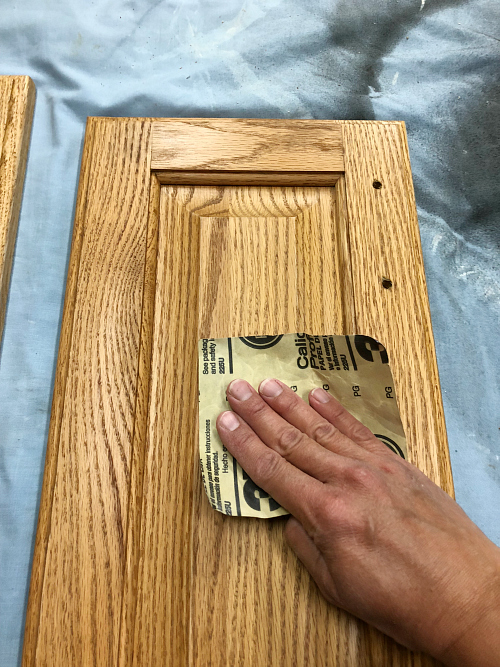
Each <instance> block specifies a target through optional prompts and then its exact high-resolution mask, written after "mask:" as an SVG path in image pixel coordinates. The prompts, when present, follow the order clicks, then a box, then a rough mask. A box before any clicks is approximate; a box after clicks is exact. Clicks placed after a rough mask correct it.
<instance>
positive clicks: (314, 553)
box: [285, 516, 338, 605]
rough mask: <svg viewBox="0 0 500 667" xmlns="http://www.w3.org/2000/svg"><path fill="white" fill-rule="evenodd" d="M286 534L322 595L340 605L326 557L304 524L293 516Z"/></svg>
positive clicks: (287, 525)
mask: <svg viewBox="0 0 500 667" xmlns="http://www.w3.org/2000/svg"><path fill="white" fill-rule="evenodd" d="M285 536H286V539H287V542H288V544H289V545H290V546H291V548H292V549H293V551H294V552H295V555H296V556H297V558H298V559H299V560H300V561H301V562H302V563H303V565H304V566H305V567H306V569H307V570H308V572H309V574H310V575H311V576H312V578H313V579H314V581H315V582H316V585H317V586H318V588H319V590H320V591H321V593H322V595H323V596H324V597H325V598H326V599H327V600H328V602H331V603H332V604H337V605H338V601H337V594H336V589H335V584H334V581H333V579H332V576H331V574H330V572H329V571H328V567H327V566H326V562H325V559H324V558H323V556H322V554H321V552H320V551H319V549H318V547H317V546H316V545H315V544H314V542H313V540H312V539H311V538H310V537H309V535H308V534H307V533H306V531H305V529H304V528H303V527H302V524H301V523H299V521H297V519H296V518H295V517H293V516H292V517H290V518H289V519H288V522H287V524H286V528H285Z"/></svg>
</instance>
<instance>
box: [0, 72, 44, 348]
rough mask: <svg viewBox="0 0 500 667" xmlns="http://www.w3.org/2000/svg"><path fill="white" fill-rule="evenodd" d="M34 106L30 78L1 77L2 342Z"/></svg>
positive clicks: (0, 247)
mask: <svg viewBox="0 0 500 667" xmlns="http://www.w3.org/2000/svg"><path fill="white" fill-rule="evenodd" d="M34 107H35V86H34V84H33V81H32V80H31V79H30V78H29V77H28V76H0V342H1V339H2V332H3V325H4V320H5V308H6V306H7V295H8V292H9V282H10V272H11V268H12V258H13V256H14V247H15V244H16V236H17V223H18V220H19V211H20V208H21V198H22V194H23V185H24V172H25V170H26V159H27V157H28V147H29V141H30V135H31V123H32V120H33V110H34Z"/></svg>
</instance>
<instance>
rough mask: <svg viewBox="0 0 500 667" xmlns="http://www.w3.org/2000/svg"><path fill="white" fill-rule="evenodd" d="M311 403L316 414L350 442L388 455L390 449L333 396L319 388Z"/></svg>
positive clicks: (311, 397)
mask: <svg viewBox="0 0 500 667" xmlns="http://www.w3.org/2000/svg"><path fill="white" fill-rule="evenodd" d="M309 403H310V405H311V407H312V408H314V411H315V412H318V413H319V414H320V415H321V416H322V417H324V419H326V420H327V421H328V422H329V423H330V424H332V425H333V426H334V427H335V428H337V429H338V430H339V431H340V432H341V433H343V434H344V435H345V436H347V438H349V440H351V441H352V442H355V443H356V444H357V445H360V446H361V447H363V448H364V449H367V450H368V451H370V452H372V453H375V454H381V453H382V454H386V453H387V452H388V451H389V450H388V448H387V447H386V446H385V445H384V444H383V443H382V442H381V441H380V440H379V439H378V438H376V437H375V436H374V435H373V433H372V432H371V431H370V429H369V428H367V427H366V426H364V425H363V424H362V423H361V422H360V421H359V420H358V419H356V417H354V416H353V415H351V413H350V412H348V410H346V409H345V408H344V406H343V405H342V404H341V403H339V401H337V399H336V398H334V397H333V396H332V395H331V394H329V393H328V392H327V391H325V390H324V389H321V388H320V387H318V388H317V389H313V391H311V393H310V394H309Z"/></svg>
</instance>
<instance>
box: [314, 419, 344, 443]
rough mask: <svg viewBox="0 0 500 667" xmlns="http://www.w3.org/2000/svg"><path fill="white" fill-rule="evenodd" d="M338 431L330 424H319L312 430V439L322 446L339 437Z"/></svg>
mask: <svg viewBox="0 0 500 667" xmlns="http://www.w3.org/2000/svg"><path fill="white" fill-rule="evenodd" d="M339 433H340V431H338V430H337V429H336V428H335V426H334V425H333V424H330V422H318V423H317V424H315V425H314V426H313V427H312V429H311V437H312V439H313V440H316V442H319V443H320V444H321V443H323V442H331V441H332V440H334V439H335V438H337V437H338V435H339Z"/></svg>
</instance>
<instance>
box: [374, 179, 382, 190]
mask: <svg viewBox="0 0 500 667" xmlns="http://www.w3.org/2000/svg"><path fill="white" fill-rule="evenodd" d="M373 187H374V188H375V190H380V188H381V187H382V183H381V182H380V181H373Z"/></svg>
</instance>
